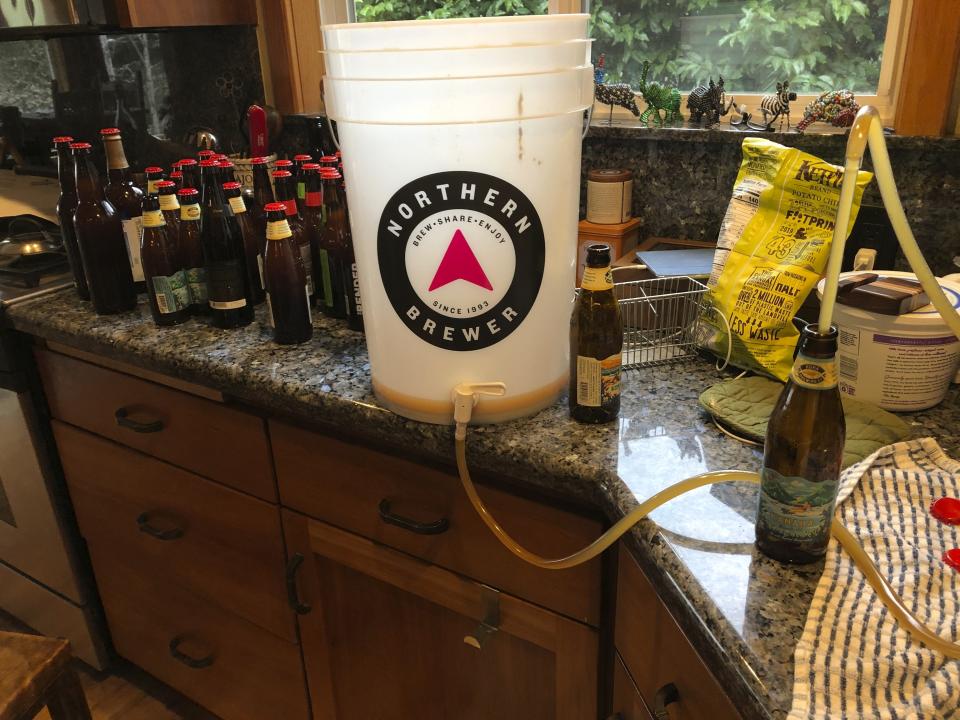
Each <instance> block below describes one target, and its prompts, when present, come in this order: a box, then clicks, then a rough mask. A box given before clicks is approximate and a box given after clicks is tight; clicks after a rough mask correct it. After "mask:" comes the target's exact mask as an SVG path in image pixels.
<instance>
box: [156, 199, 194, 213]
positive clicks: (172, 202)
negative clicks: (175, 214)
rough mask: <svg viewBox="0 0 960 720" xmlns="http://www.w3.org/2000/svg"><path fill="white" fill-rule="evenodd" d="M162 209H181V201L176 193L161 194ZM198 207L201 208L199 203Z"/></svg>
mask: <svg viewBox="0 0 960 720" xmlns="http://www.w3.org/2000/svg"><path fill="white" fill-rule="evenodd" d="M160 209H161V210H179V209H180V202H179V201H178V200H177V196H176V195H160ZM197 209H199V205H198V206H197ZM181 214H182V213H181Z"/></svg>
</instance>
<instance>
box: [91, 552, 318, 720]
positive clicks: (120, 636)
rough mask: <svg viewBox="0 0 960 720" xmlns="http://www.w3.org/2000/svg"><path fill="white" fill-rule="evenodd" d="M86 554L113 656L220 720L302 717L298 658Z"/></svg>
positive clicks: (278, 643) (225, 617)
mask: <svg viewBox="0 0 960 720" xmlns="http://www.w3.org/2000/svg"><path fill="white" fill-rule="evenodd" d="M89 547H90V554H91V558H92V559H93V567H94V571H95V573H96V576H97V585H98V587H99V588H100V597H101V599H102V600H103V607H104V610H105V611H106V614H107V622H108V624H109V625H110V633H111V635H112V637H113V644H114V646H115V647H116V649H117V652H118V653H119V654H120V655H122V656H123V657H125V658H127V659H128V660H130V661H131V662H133V663H135V664H137V665H139V666H140V667H142V668H143V669H144V670H146V671H147V672H149V673H151V674H153V675H155V676H156V677H158V678H160V679H161V680H163V681H164V682H165V683H168V684H169V685H172V686H173V687H175V688H176V689H177V690H179V691H180V692H182V693H183V694H184V695H186V696H187V697H189V698H191V699H193V700H194V701H196V702H197V703H199V704H201V705H203V706H204V707H206V708H208V709H209V710H211V711H212V712H214V713H216V714H217V715H219V716H220V717H222V718H223V719H224V720H263V718H290V719H291V720H306V718H307V717H308V710H307V697H306V685H305V683H304V680H303V668H302V665H301V661H300V650H299V648H298V647H297V645H295V644H293V643H290V642H287V641H286V640H281V639H280V638H278V637H276V636H275V635H272V634H271V633H268V632H266V631H265V630H262V629H260V628H258V627H257V626H256V625H253V624H252V623H249V622H247V621H246V620H243V619H242V618H240V617H237V616H236V615H233V614H232V613H226V612H223V611H222V610H221V609H220V608H219V607H217V606H215V605H211V604H209V603H207V602H205V601H204V600H202V599H200V598H199V597H197V596H196V595H193V594H192V593H189V592H187V591H186V590H183V589H181V588H179V587H177V586H176V585H173V584H171V583H169V582H167V581H165V580H163V579H162V578H160V577H159V576H156V575H152V574H150V573H149V572H145V571H144V569H143V568H139V567H138V568H136V569H133V568H130V567H129V566H127V565H126V564H124V563H122V562H119V561H118V560H117V559H116V557H115V553H114V548H113V547H112V546H110V545H107V546H106V547H104V546H103V545H102V544H101V543H100V542H90V543H89Z"/></svg>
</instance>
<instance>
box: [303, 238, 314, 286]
mask: <svg viewBox="0 0 960 720" xmlns="http://www.w3.org/2000/svg"><path fill="white" fill-rule="evenodd" d="M300 259H301V260H303V269H304V271H305V272H306V273H307V295H313V256H312V255H311V253H310V246H309V245H301V246H300Z"/></svg>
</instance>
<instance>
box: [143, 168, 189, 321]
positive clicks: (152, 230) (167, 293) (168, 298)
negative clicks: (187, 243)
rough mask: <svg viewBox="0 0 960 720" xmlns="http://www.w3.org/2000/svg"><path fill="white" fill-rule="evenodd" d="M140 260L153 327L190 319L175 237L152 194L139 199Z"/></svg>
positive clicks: (187, 296) (180, 259) (184, 278)
mask: <svg viewBox="0 0 960 720" xmlns="http://www.w3.org/2000/svg"><path fill="white" fill-rule="evenodd" d="M171 184H172V183H171ZM140 257H141V258H142V260H143V274H144V277H146V282H147V299H148V300H149V301H150V312H151V313H152V314H153V321H154V322H155V323H156V324H157V325H179V324H180V323H182V322H183V321H184V320H186V319H187V318H188V317H189V316H190V289H189V287H188V286H187V276H186V273H184V271H183V258H182V257H181V254H180V249H179V247H178V244H177V238H176V237H175V236H174V235H173V234H172V232H171V231H170V228H169V227H168V226H167V223H166V219H165V218H164V213H163V210H161V209H160V200H159V198H158V197H157V196H156V195H147V196H146V197H145V198H144V199H143V238H142V240H141V241H140Z"/></svg>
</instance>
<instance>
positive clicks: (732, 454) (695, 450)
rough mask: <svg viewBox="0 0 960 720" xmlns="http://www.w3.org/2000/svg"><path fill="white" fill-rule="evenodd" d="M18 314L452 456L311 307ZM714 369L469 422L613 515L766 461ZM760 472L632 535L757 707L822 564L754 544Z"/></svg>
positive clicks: (510, 467) (383, 439)
mask: <svg viewBox="0 0 960 720" xmlns="http://www.w3.org/2000/svg"><path fill="white" fill-rule="evenodd" d="M9 321H10V322H11V324H12V325H13V326H14V327H15V328H17V329H18V330H22V331H24V332H27V333H31V334H34V335H37V336H39V337H43V338H46V339H49V340H57V341H60V342H63V343H67V344H70V345H72V346H75V347H78V348H81V349H86V350H89V351H92V352H96V353H102V354H107V355H109V356H110V357H112V358H115V359H119V360H124V361H127V362H130V363H133V364H135V365H138V366H142V367H145V368H149V369H152V370H157V371H161V372H164V373H167V374H171V375H174V376H177V377H181V378H184V379H187V380H191V381H194V382H198V383H201V384H204V385H207V386H211V387H214V388H217V389H220V390H222V391H224V392H226V393H229V394H230V395H232V396H234V397H236V398H238V399H240V400H243V401H245V402H248V403H250V404H253V405H256V406H259V407H262V408H265V409H269V410H278V411H282V412H283V413H285V414H290V415H294V416H299V417H303V418H309V419H312V420H315V421H321V422H323V423H325V424H329V425H335V426H338V427H340V428H343V429H344V430H346V431H350V432H352V433H353V434H355V435H359V436H362V437H366V438H368V439H369V440H370V441H372V442H375V443H377V444H379V445H383V446H389V447H397V448H405V449H406V451H407V453H408V454H409V452H410V448H416V449H417V450H416V454H417V455H419V456H420V457H422V458H424V459H429V460H435V461H441V462H447V463H450V464H452V462H453V434H452V431H451V429H450V428H445V427H437V426H431V425H424V424H419V423H414V422H410V421H407V420H403V419H402V418H399V417H397V416H395V415H393V414H391V413H389V412H387V411H386V410H383V409H382V408H380V406H379V405H378V403H377V401H376V399H375V398H374V397H373V394H372V391H371V389H370V377H369V366H368V361H367V354H366V349H365V345H364V342H363V338H362V335H360V334H357V333H353V332H351V331H349V330H347V329H346V327H345V325H343V324H342V323H340V322H334V321H328V320H325V319H322V318H318V319H317V320H316V323H315V325H316V333H315V338H314V340H313V341H311V342H310V343H307V344H306V345H303V346H299V347H280V346H277V345H274V344H273V343H271V342H270V341H269V331H268V328H267V327H266V324H265V323H264V321H263V308H260V309H259V311H258V314H257V321H256V322H254V323H253V324H252V325H250V326H248V327H246V328H242V329H239V330H234V331H221V330H215V329H212V328H209V327H207V326H206V325H205V324H203V323H202V322H200V321H197V320H191V321H189V322H188V323H186V324H185V325H182V326H179V327H176V328H157V327H156V326H154V324H153V322H152V321H151V320H150V317H149V311H148V309H147V306H146V303H145V301H144V300H141V303H140V305H139V307H138V308H137V310H136V311H134V312H131V313H127V314H125V315H120V316H115V317H111V318H99V317H97V316H96V315H94V314H93V312H92V311H91V310H90V307H89V304H88V303H82V302H81V301H79V300H78V299H77V298H76V296H75V295H74V293H73V291H72V290H66V291H61V292H59V293H56V294H53V295H50V296H47V297H45V298H41V299H39V300H37V301H35V302H32V303H28V304H24V305H20V306H17V307H14V308H12V309H11V310H10V311H9ZM719 377H720V376H719V374H718V373H717V372H716V371H715V370H714V369H713V366H712V365H711V364H710V363H708V362H707V361H705V360H701V359H692V360H688V361H684V362H682V363H679V364H674V365H670V366H664V367H660V368H651V369H644V370H633V371H629V372H628V373H627V374H626V375H625V378H624V395H623V408H622V417H621V419H620V421H619V422H618V423H614V424H610V425H606V426H601V427H588V426H583V425H579V424H577V423H574V422H572V421H571V420H570V419H569V418H568V417H567V411H566V407H565V404H563V403H558V404H556V405H554V406H553V407H551V408H548V409H547V410H544V411H543V412H541V413H539V414H538V415H536V416H534V417H533V418H530V419H527V420H521V421H515V422H511V423H505V424H503V425H498V426H488V427H478V428H476V429H472V430H471V432H470V436H469V441H468V456H469V459H470V463H471V466H472V467H473V468H474V469H475V470H476V471H478V472H479V471H485V472H488V473H497V474H503V475H506V476H509V477H510V478H512V480H510V482H513V483H516V484H521V485H525V486H527V488H528V489H534V490H536V489H539V490H541V491H544V492H546V493H548V494H550V495H554V496H562V497H567V498H570V499H571V500H575V501H578V502H587V503H591V504H593V505H596V506H598V507H599V508H600V509H601V510H602V511H603V512H604V513H605V514H606V515H607V516H608V517H609V518H610V519H611V520H615V519H617V518H619V517H621V516H622V515H623V514H624V513H626V512H629V510H630V509H632V508H633V507H635V506H636V505H637V504H638V498H639V499H641V500H642V499H644V498H646V497H648V496H650V495H651V494H653V493H655V492H657V491H658V490H661V489H663V488H664V487H666V486H667V485H669V484H671V483H673V482H676V481H678V480H680V479H682V478H685V477H689V476H690V475H694V474H697V473H700V472H704V471H707V470H720V469H729V468H745V469H756V468H757V467H758V462H759V454H758V453H757V451H756V450H755V449H753V448H748V447H746V446H743V445H740V444H739V443H737V442H735V441H733V440H731V439H729V438H727V437H726V436H724V435H723V434H721V433H720V432H719V431H718V430H717V429H716V428H715V427H714V426H713V425H712V424H711V422H710V421H709V419H708V418H707V417H706V416H705V415H704V414H703V413H702V412H701V411H700V409H699V406H698V405H697V397H698V395H699V394H700V392H701V391H702V390H703V389H704V388H706V387H707V386H708V385H710V384H712V383H714V382H716V381H717V380H718V379H719ZM957 397H958V390H957V388H953V389H952V390H951V393H950V395H949V397H948V399H947V400H946V402H945V403H943V404H942V405H940V406H939V407H937V408H934V409H933V410H930V411H928V412H925V413H918V414H915V415H911V416H907V418H908V420H909V421H910V422H911V423H912V424H913V425H914V426H915V429H916V432H917V434H918V435H934V436H936V437H938V439H939V440H940V442H941V444H942V445H943V446H944V448H945V449H946V450H947V452H949V453H951V454H952V455H954V456H955V457H956V456H957V455H958V451H960V434H958V433H960V430H958V422H957V421H958V420H960V409H958V406H957ZM754 502H755V490H754V488H752V487H750V486H746V485H742V486H741V485H726V486H719V485H718V486H713V487H709V488H703V489H701V490H699V491H696V492H694V493H691V494H689V495H687V496H685V497H684V498H683V499H681V500H677V501H674V502H672V503H668V504H667V505H665V506H663V507H661V508H660V509H659V510H657V511H656V512H655V513H654V514H653V515H652V518H651V520H648V521H645V522H643V523H641V524H640V525H639V526H638V527H637V528H636V529H635V530H634V531H633V532H632V533H630V535H629V536H628V542H629V543H630V544H631V547H632V549H633V551H634V553H635V555H636V557H637V559H638V560H639V562H640V563H641V565H642V566H643V568H644V570H645V571H646V572H647V573H648V575H649V577H650V578H651V580H652V581H653V582H654V584H655V585H656V587H657V589H658V592H659V593H660V594H661V597H662V598H663V599H664V601H665V602H666V603H667V605H668V607H670V609H671V612H673V614H674V615H675V617H676V618H677V620H678V622H679V623H680V625H681V627H683V629H684V631H685V632H686V633H687V635H688V637H689V638H690V639H691V641H692V642H693V643H694V645H696V647H697V649H698V650H699V651H700V653H701V654H702V655H703V657H704V658H705V660H706V662H707V664H708V665H709V666H710V667H711V669H712V670H713V672H714V673H715V674H716V675H717V676H718V678H719V679H720V681H721V683H722V684H723V686H724V687H725V688H726V690H727V691H728V692H729V693H730V695H731V698H732V699H733V700H734V702H735V704H736V706H737V707H738V708H739V709H740V711H741V712H742V713H743V714H744V716H745V717H747V718H782V717H784V716H785V715H786V713H787V711H788V710H789V704H790V691H791V688H792V669H793V660H792V656H793V649H794V645H795V643H796V641H797V639H798V638H799V636H800V633H801V630H802V627H803V622H804V618H805V616H806V611H807V607H808V605H809V602H810V599H811V598H812V595H813V591H814V588H815V586H816V582H817V579H818V577H819V574H820V568H819V567H817V566H812V567H808V568H805V569H794V568H787V567H784V566H781V565H779V564H777V563H775V562H773V561H771V560H768V559H766V558H763V557H762V556H759V555H758V554H757V552H756V551H755V550H754V549H753V545H752V541H753V520H752V518H753V512H754V510H753V506H754Z"/></svg>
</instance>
